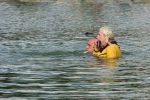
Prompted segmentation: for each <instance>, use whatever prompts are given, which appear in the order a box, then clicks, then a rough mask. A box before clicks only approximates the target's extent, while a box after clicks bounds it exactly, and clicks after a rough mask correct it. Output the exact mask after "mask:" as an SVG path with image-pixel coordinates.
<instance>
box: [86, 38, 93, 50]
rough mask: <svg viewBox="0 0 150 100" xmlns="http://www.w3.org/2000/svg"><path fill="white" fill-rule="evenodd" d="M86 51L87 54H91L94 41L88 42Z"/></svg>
mask: <svg viewBox="0 0 150 100" xmlns="http://www.w3.org/2000/svg"><path fill="white" fill-rule="evenodd" d="M86 50H87V51H88V52H93V51H94V40H90V41H88V43H87V46H86Z"/></svg>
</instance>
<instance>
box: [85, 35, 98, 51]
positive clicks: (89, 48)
mask: <svg viewBox="0 0 150 100" xmlns="http://www.w3.org/2000/svg"><path fill="white" fill-rule="evenodd" d="M96 42H97V39H96V38H94V37H93V38H90V39H89V41H88V42H87V45H86V51H85V52H91V53H92V52H93V51H94V45H95V43H96Z"/></svg>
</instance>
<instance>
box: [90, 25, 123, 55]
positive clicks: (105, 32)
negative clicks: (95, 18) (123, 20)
mask: <svg viewBox="0 0 150 100" xmlns="http://www.w3.org/2000/svg"><path fill="white" fill-rule="evenodd" d="M93 50H94V51H93V54H94V55H96V56H97V57H99V58H118V57H121V56H122V53H121V50H120V47H119V45H118V44H117V42H116V41H115V40H114V33H113V31H112V29H111V28H109V27H107V26H104V27H101V28H100V29H99V33H98V35H97V42H96V43H95V45H94V49H93Z"/></svg>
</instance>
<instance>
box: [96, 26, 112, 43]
mask: <svg viewBox="0 0 150 100" xmlns="http://www.w3.org/2000/svg"><path fill="white" fill-rule="evenodd" d="M97 39H98V40H100V41H101V43H102V45H105V44H107V43H108V42H109V40H114V33H113V31H112V29H111V28H109V27H107V26H104V27H101V28H100V29H99V33H98V35H97Z"/></svg>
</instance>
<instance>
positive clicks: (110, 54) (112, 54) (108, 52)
mask: <svg viewBox="0 0 150 100" xmlns="http://www.w3.org/2000/svg"><path fill="white" fill-rule="evenodd" d="M93 55H95V56H97V57H99V58H118V57H121V56H122V53H121V50H120V47H119V46H118V45H117V44H110V45H108V46H107V47H106V48H104V49H103V50H102V51H100V50H98V49H97V48H96V46H94V51H93Z"/></svg>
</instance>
